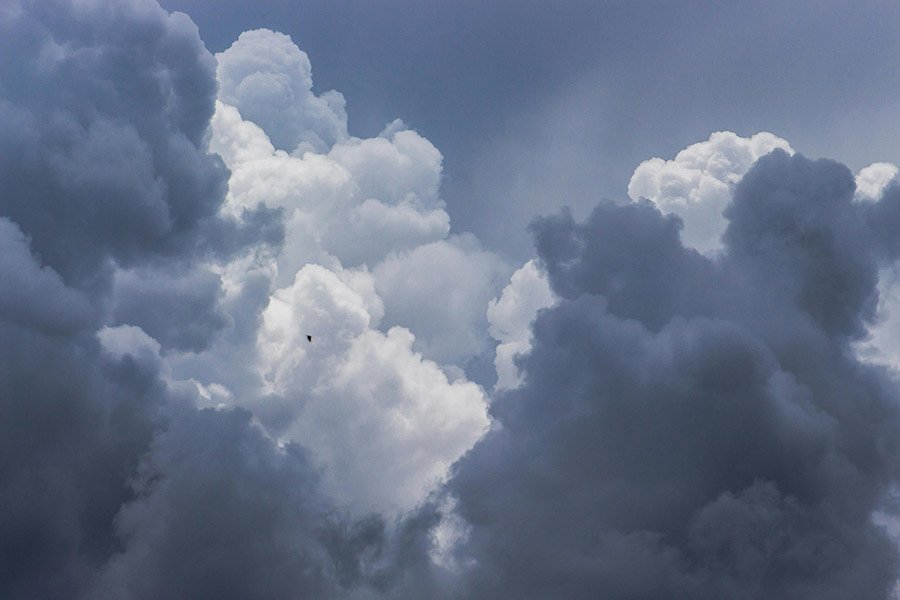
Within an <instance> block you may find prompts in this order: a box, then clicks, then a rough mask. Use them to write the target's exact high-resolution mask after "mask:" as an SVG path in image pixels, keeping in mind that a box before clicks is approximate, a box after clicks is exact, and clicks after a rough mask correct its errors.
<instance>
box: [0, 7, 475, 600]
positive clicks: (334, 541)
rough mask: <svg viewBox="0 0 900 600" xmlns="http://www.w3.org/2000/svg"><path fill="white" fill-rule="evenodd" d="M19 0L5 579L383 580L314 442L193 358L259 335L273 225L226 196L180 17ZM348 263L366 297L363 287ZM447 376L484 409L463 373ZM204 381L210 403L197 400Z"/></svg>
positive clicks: (9, 108)
mask: <svg viewBox="0 0 900 600" xmlns="http://www.w3.org/2000/svg"><path fill="white" fill-rule="evenodd" d="M15 8H16V10H11V11H6V10H5V11H4V13H3V17H2V20H0V28H2V32H0V33H2V35H0V46H2V52H0V112H2V117H3V118H2V119H0V122H2V125H0V148H2V152H0V175H2V176H0V181H2V183H0V197H2V200H0V215H2V216H0V250H2V252H0V267H2V269H0V280H2V285H0V336H2V339H3V340H4V344H3V347H2V348H0V414H2V415H3V418H2V419H0V507H2V510H0V596H2V597H4V598H11V599H18V598H33V597H42V598H69V597H108V598H122V597H131V598H145V597H148V596H155V595H159V596H165V597H193V596H194V595H195V594H199V595H206V594H207V593H213V594H214V595H218V596H220V597H229V595H233V594H237V595H245V594H250V595H254V594H262V595H270V596H272V597H284V596H285V595H289V594H294V593H297V591H298V590H305V591H309V592H310V593H316V594H319V593H321V594H326V595H329V596H339V595H343V594H344V593H345V592H346V593H350V592H349V590H350V589H351V588H356V587H358V586H367V585H376V584H377V585H382V586H383V585H384V584H383V583H379V582H382V580H383V579H384V578H385V577H387V576H388V575H390V573H388V571H391V569H392V568H393V567H392V565H394V564H395V562H396V560H395V557H394V554H395V552H396V551H398V550H396V549H395V548H394V544H395V541H394V538H393V537H392V536H393V532H392V531H389V530H388V528H387V525H386V524H385V522H384V521H383V520H382V519H381V518H380V517H378V516H373V515H367V516H365V517H364V518H361V519H359V520H357V519H354V518H350V517H348V516H346V514H345V513H343V512H342V511H341V510H340V509H339V508H337V507H336V506H335V505H334V504H333V502H332V501H331V499H330V498H329V496H328V495H327V494H326V492H325V491H323V490H322V488H321V487H320V483H319V482H320V476H319V475H318V474H317V472H316V467H314V466H313V463H312V460H311V459H310V458H309V451H307V450H304V449H302V448H301V447H300V446H298V445H295V444H290V443H288V444H284V445H279V444H278V443H277V442H276V441H275V440H274V439H272V437H270V435H269V434H268V432H266V431H264V430H263V429H262V428H261V427H260V426H259V425H258V423H256V422H254V417H253V415H252V414H250V413H248V412H247V411H245V410H241V409H238V408H233V407H231V406H229V404H234V401H233V399H232V396H230V394H232V391H231V390H229V389H226V388H225V387H224V386H221V385H217V384H216V383H215V382H210V381H208V380H206V377H205V376H204V375H206V374H208V373H212V372H215V373H222V372H227V371H230V370H232V369H233V368H234V366H235V365H238V364H240V363H239V360H240V356H241V354H242V352H243V351H244V350H245V349H246V348H247V347H248V346H253V347H255V343H256V334H257V326H258V323H259V318H260V315H261V312H262V310H263V308H264V307H265V305H266V302H267V301H268V298H269V294H270V292H271V289H272V280H273V279H274V276H275V270H274V257H275V255H277V253H278V251H279V247H280V241H281V237H282V234H283V228H282V225H281V216H282V213H281V212H279V211H277V210H269V209H267V208H266V207H254V208H253V209H252V210H250V211H244V210H238V211H233V212H232V213H230V214H229V213H228V212H227V211H226V212H220V208H222V206H223V202H224V201H225V199H226V197H225V184H226V181H227V175H228V174H227V171H226V169H225V167H224V165H223V162H222V161H221V160H220V159H219V158H217V157H216V156H213V155H211V154H209V153H208V152H207V143H206V139H207V138H206V136H207V132H208V128H209V120H210V117H211V115H212V114H213V109H214V99H215V89H216V82H215V79H214V68H215V63H214V61H213V59H212V57H211V56H210V55H209V54H208V53H207V52H206V50H205V49H204V48H203V45H202V43H201V42H200V39H199V37H198V35H197V31H196V28H195V27H193V25H192V24H191V23H190V21H189V19H187V17H185V16H184V15H168V14H167V13H165V12H164V11H162V10H161V9H160V8H159V7H158V6H157V5H156V4H155V3H154V2H150V1H149V0H147V1H145V0H134V1H128V2H120V1H117V2H106V1H100V2H91V3H84V2H74V3H70V2H61V1H59V2H57V1H51V2H40V3H38V2H22V3H19V4H17V5H16V7H15ZM344 277H345V279H346V280H347V281H349V282H351V283H352V284H353V285H354V286H356V287H359V288H360V289H361V290H362V292H361V293H362V294H363V295H361V296H360V297H361V298H363V300H362V301H361V302H362V305H363V306H364V307H366V310H372V311H373V312H375V308H373V307H377V301H376V300H377V298H375V297H374V292H373V291H372V290H374V284H372V283H371V282H368V283H367V281H366V279H365V274H364V273H363V272H362V271H360V272H359V273H356V272H348V273H345V274H344ZM342 285H343V284H342ZM367 290H368V292H367ZM366 294H368V295H366ZM367 302H368V304H367ZM407 345H408V344H407ZM216 360H221V362H220V363H219V364H217V365H216V368H215V369H214V368H211V367H210V363H211V362H215V361H216ZM243 360H244V361H245V362H246V361H247V357H246V355H244V356H243ZM411 360H417V359H416V357H415V356H413V358H412V359H411ZM250 362H251V363H252V362H253V361H252V360H251V361H250ZM423 364H424V367H421V368H423V369H425V372H426V374H427V375H429V376H431V379H426V381H425V384H423V385H427V386H429V387H430V385H431V384H432V383H434V381H433V380H434V379H435V377H438V376H440V371H439V370H438V369H437V367H434V366H433V365H430V366H429V364H427V363H423ZM191 365H195V366H198V367H199V368H198V370H197V371H191V369H190V367H191ZM251 366H252V365H251ZM204 368H205V369H208V371H204ZM235 370H238V371H240V369H235ZM184 371H188V373H189V375H188V376H187V377H184V376H183V375H184V374H185V373H184ZM435 374H437V375H435ZM195 375H196V377H197V378H195V377H194V376H195ZM245 376H246V373H242V374H240V375H239V376H238V377H236V379H238V380H240V379H241V378H243V377H245ZM201 377H202V378H203V379H204V380H205V381H199V378H201ZM248 381H249V378H247V380H246V381H244V382H243V387H240V386H235V387H236V389H240V391H242V392H243V391H245V390H246V389H248V388H251V389H252V384H250V383H248ZM444 383H445V384H446V385H447V387H448V388H450V389H452V390H462V391H463V392H464V393H463V394H462V395H463V396H465V395H466V393H467V394H468V396H466V397H467V398H469V397H471V398H474V399H475V400H477V401H478V404H477V406H476V407H475V414H476V417H477V416H478V415H479V414H480V418H481V420H482V422H484V421H485V420H486V416H485V415H484V408H483V407H484V403H483V400H482V399H481V392H480V390H479V389H478V388H477V387H476V386H474V385H473V384H467V383H462V382H461V383H458V384H457V383H454V384H452V385H451V384H449V383H447V382H446V380H444ZM454 386H455V387H454ZM204 395H205V397H204ZM213 398H215V399H216V400H219V399H223V400H225V401H227V402H222V403H220V404H225V406H221V407H220V408H219V409H218V410H213V409H206V410H198V408H197V406H198V405H202V404H204V403H212V402H211V401H212V400H213ZM479 410H480V413H479ZM459 451H461V450H459ZM452 458H455V455H454V456H451V457H450V459H449V460H452ZM414 528H415V526H414V524H410V525H404V526H403V527H400V528H399V529H398V531H399V532H400V533H399V534H398V535H402V536H405V537H403V538H402V540H400V541H398V542H397V545H398V548H399V547H401V546H402V547H407V546H410V545H412V544H415V543H417V542H416V540H417V539H418V538H417V537H416V535H417V534H416V533H415V531H414ZM279 536H280V537H279ZM276 538H278V539H279V541H277V542H276ZM401 541H402V542H403V543H402V544H401V543H400V542H401ZM273 556H277V557H279V560H275V561H273V560H272V558H273ZM385 573H387V575H386V574H385Z"/></svg>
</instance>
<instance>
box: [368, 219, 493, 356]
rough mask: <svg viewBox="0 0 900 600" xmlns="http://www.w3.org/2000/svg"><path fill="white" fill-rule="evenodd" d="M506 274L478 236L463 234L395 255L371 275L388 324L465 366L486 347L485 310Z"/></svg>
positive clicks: (426, 351) (430, 352) (421, 347)
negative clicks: (396, 326) (404, 329)
mask: <svg viewBox="0 0 900 600" xmlns="http://www.w3.org/2000/svg"><path fill="white" fill-rule="evenodd" d="M507 273H508V269H507V267H506V265H505V264H504V263H503V262H502V261H501V260H500V259H499V258H498V257H497V256H496V255H495V254H493V253H491V252H489V251H486V250H484V249H483V248H482V247H481V244H480V243H479V242H478V240H477V238H475V237H474V236H473V235H471V234H463V235H458V236H451V237H450V238H448V239H446V240H439V241H436V242H432V243H430V244H425V245H422V246H418V247H417V248H415V249H413V250H410V251H405V252H397V253H394V254H392V255H390V256H388V257H387V258H386V259H385V260H384V261H382V262H380V263H379V264H378V265H377V266H376V267H375V269H374V270H373V272H372V275H373V277H374V279H375V287H376V289H377V290H378V293H379V294H380V296H381V297H382V298H383V299H384V301H385V318H384V325H386V326H391V325H405V326H406V327H408V328H409V329H410V330H411V331H412V332H413V333H414V334H415V335H416V340H417V344H416V347H417V349H419V350H420V351H421V352H423V353H424V354H425V355H426V356H428V357H431V358H433V359H434V360H436V361H438V362H441V363H449V364H461V363H462V362H463V361H465V359H466V358H468V357H471V356H475V355H478V354H481V353H483V352H485V351H486V350H487V349H488V336H487V331H486V330H487V320H486V318H485V307H486V306H487V305H488V302H489V301H490V299H491V297H492V296H493V295H494V294H496V292H497V290H498V289H499V287H500V283H501V281H502V280H503V279H504V278H505V277H506V276H507Z"/></svg>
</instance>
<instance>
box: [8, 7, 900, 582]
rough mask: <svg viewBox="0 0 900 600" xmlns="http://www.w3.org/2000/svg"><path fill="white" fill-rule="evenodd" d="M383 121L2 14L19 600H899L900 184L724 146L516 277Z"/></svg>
mask: <svg viewBox="0 0 900 600" xmlns="http://www.w3.org/2000/svg"><path fill="white" fill-rule="evenodd" d="M348 122H349V121H348V115H347V107H346V106H345V102H344V99H343V97H342V96H341V94H340V93H339V92H337V91H328V92H324V93H319V92H317V91H315V86H314V82H313V77H312V66H311V63H310V60H309V57H308V56H307V55H306V54H305V53H304V52H303V51H302V50H301V49H300V48H299V47H298V46H297V45H296V44H295V43H294V41H293V40H292V39H291V38H290V37H288V36H286V35H283V34H280V33H277V32H274V31H270V30H266V29H259V30H254V31H250V32H246V33H244V34H243V35H241V36H240V37H239V38H238V40H236V41H235V43H234V44H233V45H232V46H231V47H230V48H228V49H226V50H224V51H223V52H221V53H219V54H217V55H215V56H213V55H212V54H210V53H209V52H208V51H207V50H206V48H205V47H204V45H203V43H202V42H201V41H200V38H199V35H198V32H197V29H196V27H195V26H194V25H193V23H192V22H191V21H190V18H189V17H188V16H186V15H183V14H178V13H175V14H169V13H167V12H165V11H164V10H162V9H161V8H160V7H159V6H158V5H157V4H156V3H155V2H154V1H152V0H99V1H96V2H78V1H63V0H51V1H46V2H45V1H41V2H38V1H37V0H34V1H24V0H23V1H14V2H10V3H8V4H6V5H4V6H3V7H2V8H0V339H2V340H3V344H0V596H2V597H3V598H12V599H28V598H35V597H40V598H60V599H63V598H91V599H93V598H99V599H107V598H108V599H113V598H116V599H118V598H126V599H127V598H131V599H135V600H137V599H144V598H186V599H187V598H200V597H216V598H292V597H315V598H348V599H353V600H362V599H367V600H375V599H378V598H393V599H397V600H401V599H406V598H422V597H429V598H460V597H465V598H558V597H565V598H596V597H603V598H610V599H611V600H618V599H622V600H624V599H626V598H692V599H693V598H697V599H705V598H722V597H727V598H748V599H750V598H767V599H782V598H783V599H789V598H790V599H803V598H825V599H828V598H834V599H839V598H863V599H868V598H871V599H884V598H888V597H889V595H890V593H891V590H892V588H893V587H894V585H895V581H896V579H897V573H898V567H900V555H898V550H897V546H896V543H895V542H896V540H894V539H892V538H891V536H890V533H889V531H890V525H889V526H887V527H886V526H885V525H884V523H888V524H890V523H891V522H892V519H896V518H898V517H900V515H897V514H896V512H897V506H896V502H894V501H893V500H892V499H893V498H894V496H895V495H896V488H897V484H898V479H900V404H898V401H900V387H898V386H900V383H898V378H897V377H898V376H897V374H896V372H895V371H893V370H891V368H890V367H888V366H885V365H884V364H878V363H876V362H875V361H873V360H869V359H868V358H866V355H865V352H863V351H861V350H860V348H861V347H862V346H864V345H865V344H870V343H873V342H872V340H873V339H876V340H877V338H878V334H877V331H879V329H878V327H879V326H881V325H882V324H883V322H884V315H885V311H886V310H888V309H889V308H891V306H888V305H889V304H890V303H887V304H886V296H889V295H890V294H891V293H892V292H891V290H892V289H893V288H892V287H891V286H892V284H891V281H892V280H891V279H890V277H889V275H890V274H891V273H892V272H893V270H894V269H895V266H894V265H895V263H896V261H897V259H898V258H900V242H898V239H900V238H898V235H897V233H896V232H897V231H900V187H898V186H897V185H896V184H895V183H893V181H894V178H895V176H896V174H897V169H896V167H894V166H893V165H891V164H888V163H876V164H874V165H871V166H870V167H867V168H865V169H863V170H861V171H860V172H859V173H857V174H856V175H855V176H854V174H853V173H852V172H851V171H850V170H849V169H847V168H846V167H844V166H843V165H841V164H840V163H837V162H833V161H830V160H815V161H814V160H810V159H808V158H806V157H804V156H803V155H802V154H800V153H793V151H792V148H791V146H790V145H789V144H788V142H787V141H786V140H783V139H781V138H779V137H777V136H775V135H773V134H767V133H760V134H757V135H755V136H753V137H751V138H742V137H740V136H738V135H736V134H734V133H729V132H718V133H715V134H713V135H712V136H711V137H710V139H709V140H708V141H705V142H700V143H698V144H694V145H692V146H690V147H688V148H687V149H685V150H684V151H682V152H681V153H679V154H678V155H677V156H676V157H675V158H674V159H673V160H670V161H666V160H663V159H659V158H657V159H651V160H649V161H647V162H645V163H642V164H641V165H639V166H638V168H637V170H636V171H635V173H634V175H633V177H632V179H631V184H630V185H629V186H628V192H629V195H630V196H631V197H630V198H628V199H623V201H622V202H612V201H601V202H600V203H599V204H598V205H597V206H596V208H594V210H593V211H592V212H591V213H590V215H588V216H587V217H586V218H585V219H584V220H578V219H576V218H575V217H574V216H573V214H572V213H571V212H570V211H568V210H563V211H562V212H559V213H557V214H552V215H549V216H542V217H538V218H536V219H535V220H534V221H533V223H532V225H531V233H532V235H533V238H534V246H535V250H536V254H537V255H536V257H535V258H534V259H533V260H529V261H528V262H526V263H525V264H524V265H522V266H521V267H520V268H519V269H515V268H514V266H512V265H510V264H509V263H508V262H507V261H506V260H505V259H504V258H503V257H502V256H501V255H499V254H498V253H496V252H494V251H492V249H491V248H488V247H486V246H484V245H483V244H482V242H481V241H480V240H479V239H478V238H476V237H475V236H474V235H472V234H471V233H464V232H463V233H458V232H455V231H454V232H452V233H451V227H450V215H449V214H448V211H447V207H446V205H445V203H444V201H443V199H442V197H441V181H442V176H443V157H442V155H441V153H440V151H439V150H438V149H437V148H436V147H435V146H434V145H433V144H432V143H431V142H430V141H429V140H428V139H426V138H425V137H424V136H423V135H422V134H420V133H419V132H417V131H415V130H413V129H411V128H409V127H408V126H407V125H406V124H404V123H403V122H402V121H400V120H396V121H393V122H390V123H387V124H386V125H385V127H384V129H383V130H382V131H381V133H380V134H379V135H377V136H374V137H370V138H359V137H355V136H354V135H352V134H351V132H350V129H349V127H348ZM886 307H887V308H886ZM898 312H900V311H898ZM881 331H884V329H882V330H881ZM873 332H876V333H873ZM310 338H311V339H310ZM881 348H882V351H883V352H885V353H889V352H890V347H889V346H887V345H884V344H882V345H881ZM492 362H493V369H492V368H491V363H492ZM882 362H884V361H882Z"/></svg>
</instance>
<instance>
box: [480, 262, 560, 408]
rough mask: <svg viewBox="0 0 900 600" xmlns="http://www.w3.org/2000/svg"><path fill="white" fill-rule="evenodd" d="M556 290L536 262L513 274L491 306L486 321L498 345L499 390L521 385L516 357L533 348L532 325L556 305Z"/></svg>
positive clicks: (496, 359) (495, 362)
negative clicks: (540, 313)
mask: <svg viewBox="0 0 900 600" xmlns="http://www.w3.org/2000/svg"><path fill="white" fill-rule="evenodd" d="M553 300H554V296H553V291H552V290H551V289H550V283H549V282H548V281H547V275H546V273H544V271H543V270H542V269H541V268H540V267H539V266H538V264H537V262H536V261H534V260H529V261H528V262H526V263H525V264H524V265H522V267H521V268H519V270H517V271H516V272H515V273H513V274H512V277H510V280H509V283H508V284H507V285H506V287H505V288H503V293H502V294H500V297H499V298H494V299H493V300H491V301H490V303H489V304H488V310H487V318H488V322H489V323H490V333H491V336H492V337H493V338H494V339H495V340H497V341H498V342H500V343H499V344H498V345H497V349H496V355H495V358H494V367H495V368H496V370H497V385H496V389H498V390H502V389H509V388H514V387H516V386H518V385H519V384H520V383H521V378H520V376H519V372H518V368H517V367H516V364H515V360H516V357H517V356H519V355H522V354H525V353H527V352H528V351H529V350H530V349H531V324H532V322H533V321H534V319H535V317H536V316H537V313H538V311H539V310H540V309H542V308H546V307H548V306H550V305H552V304H553Z"/></svg>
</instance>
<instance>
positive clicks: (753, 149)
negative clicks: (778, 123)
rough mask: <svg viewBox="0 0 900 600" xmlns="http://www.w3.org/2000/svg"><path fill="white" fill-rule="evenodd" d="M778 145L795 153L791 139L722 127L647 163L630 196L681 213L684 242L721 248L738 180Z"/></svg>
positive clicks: (635, 177)
mask: <svg viewBox="0 0 900 600" xmlns="http://www.w3.org/2000/svg"><path fill="white" fill-rule="evenodd" d="M776 148H781V149H782V150H785V151H787V152H789V153H793V149H792V148H791V146H790V144H788V142H787V141H786V140H783V139H781V138H780V137H778V136H776V135H773V134H771V133H768V132H765V131H763V132H760V133H757V134H755V135H753V136H751V137H749V138H744V137H741V136H739V135H737V134H735V133H732V132H730V131H716V132H714V133H713V134H712V135H710V136H709V139H708V140H706V141H703V142H698V143H696V144H691V145H690V146H688V147H687V148H685V149H684V150H681V151H680V152H679V153H678V154H677V155H676V156H675V158H674V159H672V160H664V159H662V158H651V159H649V160H645V161H644V162H642V163H641V164H640V165H638V167H637V168H636V169H635V170H634V174H633V175H632V176H631V181H629V182H628V195H629V197H631V199H632V200H637V199H639V198H647V199H648V200H650V201H651V202H653V203H654V204H655V205H656V206H657V207H659V209H660V210H661V211H662V212H664V213H666V214H676V215H678V216H679V217H681V219H682V221H684V230H683V231H682V234H681V238H682V241H683V242H684V244H685V245H687V246H690V247H693V248H696V249H697V250H699V251H701V252H703V253H707V254H708V253H712V252H715V251H716V250H717V249H718V248H719V247H720V243H719V237H720V236H721V235H722V233H723V232H724V231H725V226H726V221H725V218H724V217H723V216H722V210H723V209H724V208H725V205H726V204H727V203H728V200H729V199H730V198H731V191H732V188H733V186H734V184H736V183H737V182H738V181H740V179H741V177H743V175H744V173H746V172H747V171H748V170H749V169H750V166H751V165H753V163H754V162H756V160H757V159H758V158H759V157H761V156H763V155H765V154H768V153H769V152H771V151H772V150H775V149H776Z"/></svg>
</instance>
